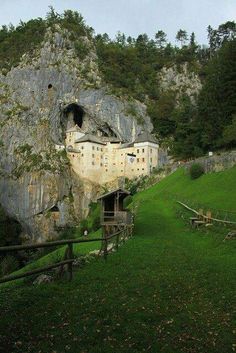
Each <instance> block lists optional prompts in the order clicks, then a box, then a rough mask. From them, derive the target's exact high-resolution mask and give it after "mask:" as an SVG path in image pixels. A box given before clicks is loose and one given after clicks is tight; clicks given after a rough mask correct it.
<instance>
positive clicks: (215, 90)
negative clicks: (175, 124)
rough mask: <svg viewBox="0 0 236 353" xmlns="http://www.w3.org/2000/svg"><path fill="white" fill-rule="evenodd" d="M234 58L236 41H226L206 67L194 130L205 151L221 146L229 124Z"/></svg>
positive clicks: (235, 104) (234, 102)
mask: <svg viewBox="0 0 236 353" xmlns="http://www.w3.org/2000/svg"><path fill="white" fill-rule="evenodd" d="M235 58H236V39H234V40H232V41H230V42H226V43H225V44H224V45H223V46H222V48H220V49H219V50H218V53H217V55H215V56H214V57H213V58H212V59H211V60H210V61H209V63H208V65H207V68H206V74H207V76H206V80H205V83H204V85H203V88H202V91H201V93H200V95H199V100H198V110H199V114H198V130H199V131H200V132H201V145H202V147H203V148H204V149H205V150H208V149H216V148H219V147H224V139H222V134H223V131H224V129H225V127H226V126H228V125H231V124H232V117H233V115H234V114H236V89H235V80H236V60H235ZM227 131H228V130H227ZM225 137H226V136H225Z"/></svg>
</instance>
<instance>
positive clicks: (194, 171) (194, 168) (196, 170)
mask: <svg viewBox="0 0 236 353" xmlns="http://www.w3.org/2000/svg"><path fill="white" fill-rule="evenodd" d="M189 174H190V177H191V179H198V178H199V177H200V176H201V175H202V174H204V168H203V166H202V165H201V164H199V163H193V164H192V165H191V167H190V169H189Z"/></svg>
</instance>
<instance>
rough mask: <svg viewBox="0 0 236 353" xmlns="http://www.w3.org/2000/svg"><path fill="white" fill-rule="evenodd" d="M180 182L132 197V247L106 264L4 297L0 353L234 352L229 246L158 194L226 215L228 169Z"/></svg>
mask: <svg viewBox="0 0 236 353" xmlns="http://www.w3.org/2000/svg"><path fill="white" fill-rule="evenodd" d="M182 173H183V172H182V171H178V172H177V173H175V174H173V175H172V176H170V177H168V178H167V179H165V180H163V181H162V182H161V183H160V184H159V185H157V186H154V187H153V188H151V189H149V190H147V191H145V192H142V193H140V194H138V195H137V197H136V199H139V200H140V201H141V202H140V208H139V212H138V216H137V219H136V229H135V237H134V238H132V239H131V240H129V241H128V242H127V243H126V244H125V245H124V246H123V247H122V248H120V249H119V251H118V252H117V253H115V254H114V255H112V256H110V257H109V259H108V262H107V264H106V263H105V262H104V261H102V260H101V259H100V260H97V261H94V262H92V263H90V264H88V265H87V266H85V267H84V268H83V269H82V270H80V271H78V272H77V273H76V274H75V276H74V280H73V281H72V283H68V282H62V283H59V282H58V283H54V284H51V285H42V286H40V287H32V286H21V287H17V288H15V289H14V287H12V288H11V289H3V290H2V291H1V292H0V305H1V321H0V336H2V337H0V338H1V339H0V341H1V342H2V344H1V345H0V352H6V351H9V352H22V353H23V352H24V353H26V352H32V353H33V352H39V351H40V350H41V351H42V352H45V353H48V352H53V351H55V352H57V353H62V352H63V353H64V352H67V351H69V352H73V353H77V352H78V353H80V352H81V353H82V352H84V353H100V352H101V353H106V352H112V353H114V352H117V353H118V352H119V353H121V352H122V353H129V352H130V353H131V352H132V353H133V352H134V353H135V352H153V353H157V352H166V353H175V352H176V353H182V352H189V353H190V352H191V353H193V352H201V353H205V352H209V353H211V352H212V353H217V352H225V353H228V352H231V351H233V350H232V344H233V335H234V333H233V329H234V322H233V319H234V318H235V312H234V304H235V289H236V288H235V274H236V271H235V269H236V260H235V243H234V242H225V243H223V242H222V238H218V236H216V235H215V234H214V233H211V232H210V231H208V234H207V233H202V232H199V231H192V230H190V229H189V228H188V226H186V225H185V224H184V222H183V220H182V219H180V218H178V217H176V205H175V203H174V202H173V201H172V200H171V199H170V198H169V197H168V198H166V192H167V191H168V192H172V193H182V195H183V197H187V198H191V197H194V198H197V200H198V202H200V203H204V202H207V203H209V204H210V203H212V205H213V206H214V207H215V208H227V209H232V210H235V206H234V200H235V181H236V168H234V169H232V170H230V171H226V172H224V173H218V174H212V175H207V176H203V177H202V178H201V179H199V180H195V181H190V180H189V179H188V178H187V176H183V175H182ZM226 179H227V183H226V182H225V180H226ZM205 185H207V186H205ZM204 190H205V191H207V193H206V192H205V193H204V192H203V191H204ZM213 206H212V207H213ZM6 298H7V300H6ZM15 342H16V343H15ZM1 349H2V350H1Z"/></svg>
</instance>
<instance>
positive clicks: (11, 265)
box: [0, 255, 19, 276]
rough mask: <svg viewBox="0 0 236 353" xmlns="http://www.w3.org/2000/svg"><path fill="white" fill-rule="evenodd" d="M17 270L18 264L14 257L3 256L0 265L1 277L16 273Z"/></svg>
mask: <svg viewBox="0 0 236 353" xmlns="http://www.w3.org/2000/svg"><path fill="white" fill-rule="evenodd" d="M18 268H19V262H18V260H17V259H16V258H15V257H14V256H10V255H8V256H5V257H4V258H3V259H2V261H1V264H0V274H1V276H6V275H8V274H9V273H11V272H13V271H16V270H17V269H18Z"/></svg>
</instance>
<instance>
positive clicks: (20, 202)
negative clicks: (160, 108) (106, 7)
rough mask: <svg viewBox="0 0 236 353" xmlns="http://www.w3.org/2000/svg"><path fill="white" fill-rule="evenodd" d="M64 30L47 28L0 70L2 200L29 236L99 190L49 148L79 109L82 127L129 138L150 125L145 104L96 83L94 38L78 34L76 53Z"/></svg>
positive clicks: (49, 227)
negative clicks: (83, 51) (38, 41)
mask: <svg viewBox="0 0 236 353" xmlns="http://www.w3.org/2000/svg"><path fill="white" fill-rule="evenodd" d="M69 37H70V36H69V33H68V32H67V31H66V30H62V29H61V28H60V27H56V26H55V27H54V28H53V29H49V30H48V31H47V34H46V36H45V40H44V42H43V43H42V45H41V47H40V48H38V49H37V50H35V51H34V52H33V53H31V55H29V54H25V55H23V57H22V60H21V63H20V64H19V65H18V66H17V67H14V68H12V69H11V71H10V72H8V74H7V75H3V74H0V107H1V108H0V203H1V204H2V206H3V207H4V209H5V210H6V211H7V212H8V214H9V215H10V216H11V217H13V218H14V219H16V220H18V221H19V222H20V223H21V224H22V226H23V229H24V233H25V235H26V237H27V238H30V239H33V240H34V241H39V240H42V239H46V238H51V237H55V236H56V234H57V230H58V229H59V228H60V227H63V226H65V225H71V224H75V223H76V222H78V220H79V219H81V217H83V216H84V215H85V214H86V210H87V208H88V204H89V203H90V201H91V200H92V199H94V198H95V197H96V195H97V194H98V193H99V192H100V190H99V187H98V186H97V185H88V184H87V183H85V182H82V181H81V180H78V179H77V177H75V176H74V175H72V172H71V170H70V166H69V162H68V159H67V156H66V153H65V152H63V151H62V152H61V151H59V152H58V151H57V150H56V148H55V145H56V144H63V143H64V138H65V130H66V129H67V128H68V127H71V126H72V125H73V124H74V123H75V121H73V117H74V119H75V117H76V114H78V111H79V112H80V116H79V118H80V123H81V124H83V129H84V130H85V132H92V133H95V134H96V133H98V132H99V133H102V134H105V135H108V136H109V135H115V136H117V137H121V138H122V139H123V140H125V141H131V140H132V139H134V138H135V137H136V136H137V135H138V134H139V133H140V132H141V131H142V130H143V131H145V130H147V131H151V130H152V124H151V122H150V119H149V117H148V116H147V114H146V107H145V105H143V104H141V103H140V102H137V101H132V102H130V101H126V100H124V99H122V100H121V99H118V98H116V97H114V96H112V95H110V94H109V90H108V89H107V87H106V86H104V85H103V84H102V80H101V77H100V74H99V71H98V66H97V57H96V52H95V49H94V47H93V43H91V42H90V41H89V40H88V39H87V38H86V37H81V38H80V41H81V43H82V44H83V46H84V47H86V49H87V54H86V55H85V56H83V57H82V55H80V52H78V50H76V48H75V47H74V45H73V43H72V42H71V41H70V39H69ZM131 108H132V109H131ZM76 112H77V113H76ZM130 112H131V113H130ZM133 112H135V114H133Z"/></svg>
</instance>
